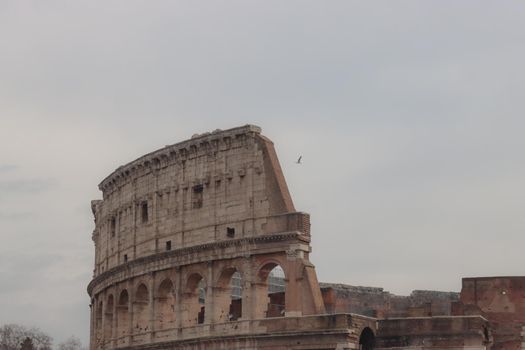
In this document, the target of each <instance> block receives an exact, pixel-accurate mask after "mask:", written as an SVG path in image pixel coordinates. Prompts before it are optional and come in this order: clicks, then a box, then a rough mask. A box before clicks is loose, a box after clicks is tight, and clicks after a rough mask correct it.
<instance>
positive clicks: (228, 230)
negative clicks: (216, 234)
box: [226, 227, 235, 238]
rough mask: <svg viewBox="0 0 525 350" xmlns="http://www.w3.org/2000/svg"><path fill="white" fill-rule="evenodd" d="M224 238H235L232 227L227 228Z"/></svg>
mask: <svg viewBox="0 0 525 350" xmlns="http://www.w3.org/2000/svg"><path fill="white" fill-rule="evenodd" d="M226 236H228V237H230V238H231V237H234V236H235V228H233V227H227V228H226Z"/></svg>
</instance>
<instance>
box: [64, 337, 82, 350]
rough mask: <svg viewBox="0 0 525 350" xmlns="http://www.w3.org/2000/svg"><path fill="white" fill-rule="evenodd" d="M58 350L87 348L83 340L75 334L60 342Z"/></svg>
mask: <svg viewBox="0 0 525 350" xmlns="http://www.w3.org/2000/svg"><path fill="white" fill-rule="evenodd" d="M58 350H86V349H85V348H84V347H83V346H82V342H81V341H80V339H78V338H77V337H75V336H71V337H69V338H68V339H66V340H65V341H64V342H62V343H60V344H58Z"/></svg>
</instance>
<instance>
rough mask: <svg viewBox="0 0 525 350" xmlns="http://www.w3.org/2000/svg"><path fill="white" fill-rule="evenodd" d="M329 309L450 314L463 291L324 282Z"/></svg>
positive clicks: (387, 315)
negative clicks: (395, 290)
mask: <svg viewBox="0 0 525 350" xmlns="http://www.w3.org/2000/svg"><path fill="white" fill-rule="evenodd" d="M320 286H321V292H322V295H323V300H324V303H325V306H326V309H327V311H329V312H337V313H338V312H348V313H356V314H360V315H366V316H371V317H377V318H392V317H425V316H450V315H451V305H452V303H453V302H456V301H458V300H459V293H454V292H439V291H430V290H415V291H413V292H412V293H411V294H410V295H409V296H400V295H395V294H392V293H390V292H387V291H384V290H383V288H376V287H361V286H350V285H345V284H335V283H321V284H320Z"/></svg>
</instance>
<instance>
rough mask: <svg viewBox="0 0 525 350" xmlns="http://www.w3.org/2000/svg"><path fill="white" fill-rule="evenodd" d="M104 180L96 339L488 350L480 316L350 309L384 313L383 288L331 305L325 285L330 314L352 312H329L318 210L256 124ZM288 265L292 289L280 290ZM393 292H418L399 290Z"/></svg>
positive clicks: (177, 344)
mask: <svg viewBox="0 0 525 350" xmlns="http://www.w3.org/2000/svg"><path fill="white" fill-rule="evenodd" d="M99 188H100V190H101V191H102V198H103V199H102V200H95V201H93V202H92V210H93V214H94V217H95V230H94V231H93V235H92V238H93V241H94V243H95V264H94V271H93V280H92V281H91V282H90V284H89V286H88V293H89V295H90V297H91V345H90V347H91V350H99V349H106V350H107V349H114V348H120V349H124V348H125V349H137V350H138V349H144V348H148V349H150V350H152V349H159V350H160V349H173V350H178V349H186V350H197V349H199V350H202V349H210V350H224V349H254V350H255V349H268V350H269V349H272V350H275V349H282V350H285V349H286V350H288V349H297V350H299V349H304V350H306V349H309V350H317V349H325V350H327V349H332V350H343V349H363V350H369V349H373V348H374V347H375V348H377V349H380V348H385V349H386V348H390V347H393V348H399V346H404V345H403V344H404V343H403V341H405V340H407V339H409V340H410V342H409V343H407V344H409V345H410V346H412V345H413V346H419V345H421V344H423V345H424V343H421V344H420V342H421V341H422V342H424V341H425V340H432V342H430V343H428V344H427V345H428V346H427V345H424V346H421V347H420V348H429V349H439V348H441V347H442V346H444V345H446V344H449V345H451V346H452V347H451V348H452V349H456V348H457V349H460V348H472V349H474V348H475V349H485V346H486V340H485V338H484V331H483V330H484V328H483V327H484V319H483V318H481V317H466V318H465V317H458V318H450V317H449V318H443V319H439V320H436V319H431V320H430V321H429V320H428V319H422V320H420V321H410V320H409V319H407V320H404V321H393V320H391V322H386V321H385V322H383V321H381V322H380V323H378V320H377V319H376V318H372V317H366V316H363V315H354V314H346V313H347V312H349V311H357V312H360V313H367V310H368V309H367V308H369V309H374V308H376V309H377V310H383V311H384V310H385V306H384V302H385V301H384V300H383V299H384V298H383V296H381V295H382V293H377V295H378V296H379V299H378V298H376V295H375V294H374V295H373V297H371V298H369V302H370V305H368V304H367V303H368V302H367V301H364V299H363V300H361V301H360V302H359V301H358V302H357V303H356V302H355V300H348V301H344V300H343V301H341V300H342V299H339V304H337V303H334V304H332V305H331V304H330V303H329V302H328V301H329V299H327V297H326V293H325V300H326V301H327V305H329V306H330V307H331V308H332V309H330V310H329V311H330V312H336V313H337V312H345V314H341V313H339V314H327V313H326V309H325V303H324V302H323V296H322V294H321V289H320V287H319V283H318V281H317V276H316V273H315V269H314V266H313V265H312V263H311V262H310V261H309V254H310V251H311V248H310V218H309V215H308V214H305V213H301V212H296V211H295V209H294V205H293V202H292V199H291V197H290V193H289V191H288V188H287V186H286V182H285V180H284V176H283V173H282V171H281V168H280V165H279V162H278V160H277V155H276V152H275V150H274V147H273V144H272V142H271V141H269V140H268V139H267V138H266V137H264V136H262V135H261V133H260V129H259V128H258V127H256V126H251V125H246V126H244V127H239V128H234V129H229V130H225V131H220V130H217V131H215V132H212V133H206V134H202V135H195V136H194V137H193V138H192V139H190V140H187V141H184V142H181V143H178V144H175V145H171V146H166V147H165V148H162V149H160V150H157V151H155V152H152V153H150V154H147V155H145V156H143V157H141V158H139V159H137V160H135V161H133V162H131V163H129V164H126V165H124V166H121V167H120V168H118V169H117V170H115V171H114V172H113V173H112V174H111V175H109V176H108V177H107V178H106V179H104V180H103V181H102V183H101V184H100V186H99ZM277 266H280V267H281V268H282V270H283V272H284V284H285V288H284V292H281V291H280V292H279V293H276V294H272V295H270V293H269V288H268V279H269V274H270V272H271V271H272V269H274V268H275V267H277ZM234 276H235V279H236V280H237V279H238V280H239V281H240V282H239V285H237V286H236V287H235V288H238V289H240V295H238V297H236V298H235V299H234V297H233V295H232V289H233V284H232V283H233V282H232V281H233V279H234ZM333 291H334V289H332V292H333ZM336 292H338V293H339V292H340V291H336ZM354 292H355V291H354ZM343 294H344V293H343ZM350 294H351V293H350ZM358 294H359V293H358ZM420 294H421V293H420ZM355 295H356V294H355V293H354V294H352V298H353V297H355ZM361 296H363V295H361ZM433 297H435V296H432V295H426V294H425V293H422V294H421V295H419V294H418V295H414V296H413V299H414V300H416V299H417V301H418V302H419V301H422V300H427V299H429V300H430V299H432V298H433ZM382 298H383V299H382ZM367 300H368V299H367ZM443 300H444V305H445V304H447V302H448V300H447V299H446V298H444V299H443ZM387 303H388V304H389V305H390V306H391V305H393V304H396V303H398V304H399V305H398V306H396V307H394V308H393V309H395V310H397V309H398V308H399V309H401V308H403V307H404V305H405V304H406V303H405V300H401V301H399V300H395V297H394V296H390V299H389V300H388V301H387ZM283 304H284V308H283ZM359 304H361V305H359ZM363 304H367V305H363ZM376 304H377V305H376ZM396 305H397V304H396ZM350 306H351V309H347V307H350ZM363 307H364V308H363ZM442 308H443V305H438V306H437V307H436V308H435V309H436V310H441V309H442ZM354 309H355V310H354ZM431 309H432V308H431ZM374 310H375V309H374ZM416 311H417V310H416ZM417 312H420V311H417ZM423 312H425V310H423ZM375 313H376V314H377V315H376V316H381V315H379V314H378V312H377V311H376V312H375ZM412 316H413V315H412ZM418 325H419V326H418ZM414 327H416V328H414ZM417 327H419V328H417ZM418 329H419V331H418ZM428 332H432V334H427V333H428ZM440 332H441V333H440ZM375 335H378V338H377V346H376V344H375V342H376V339H375ZM392 336H394V338H392ZM385 337H386V338H385ZM396 337H397V338H396ZM440 337H441V338H440ZM443 337H445V338H443ZM446 337H449V338H448V339H449V340H450V341H449V342H448V343H447V341H446V339H447V338H446ZM438 339H441V340H440V341H438ZM381 342H383V343H381ZM461 342H463V344H464V347H461V346H460V344H461ZM400 344H401V345H400Z"/></svg>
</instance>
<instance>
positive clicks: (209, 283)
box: [204, 262, 214, 324]
mask: <svg viewBox="0 0 525 350" xmlns="http://www.w3.org/2000/svg"><path fill="white" fill-rule="evenodd" d="M213 289H214V288H213V262H208V272H207V274H206V300H205V303H204V323H205V324H210V323H213V320H214V315H213V307H214V306H213V305H214V300H213Z"/></svg>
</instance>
